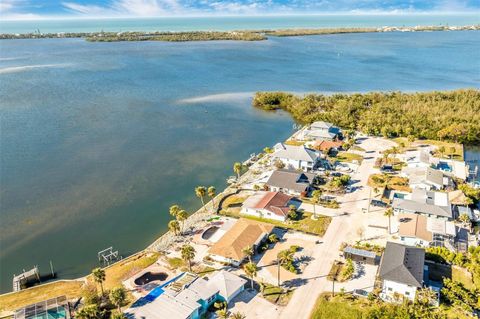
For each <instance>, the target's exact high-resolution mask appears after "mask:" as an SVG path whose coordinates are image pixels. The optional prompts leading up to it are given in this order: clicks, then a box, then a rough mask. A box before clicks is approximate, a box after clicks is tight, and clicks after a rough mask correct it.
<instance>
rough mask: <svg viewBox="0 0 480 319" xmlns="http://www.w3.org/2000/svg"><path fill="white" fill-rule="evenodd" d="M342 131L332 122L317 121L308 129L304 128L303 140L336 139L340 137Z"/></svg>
mask: <svg viewBox="0 0 480 319" xmlns="http://www.w3.org/2000/svg"><path fill="white" fill-rule="evenodd" d="M340 133H341V131H340V129H339V128H338V127H336V126H335V125H333V124H332V123H328V122H323V121H317V122H313V123H312V124H310V125H309V126H308V127H307V128H306V129H304V130H303V134H302V136H301V138H302V139H303V140H310V141H312V140H313V141H317V140H326V141H334V140H335V139H337V138H338V137H339V135H340Z"/></svg>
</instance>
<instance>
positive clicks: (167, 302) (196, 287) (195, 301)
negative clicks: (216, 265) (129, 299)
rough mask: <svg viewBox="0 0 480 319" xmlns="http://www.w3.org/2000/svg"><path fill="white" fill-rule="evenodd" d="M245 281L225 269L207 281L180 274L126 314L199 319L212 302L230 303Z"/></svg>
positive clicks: (151, 318) (134, 317)
mask: <svg viewBox="0 0 480 319" xmlns="http://www.w3.org/2000/svg"><path fill="white" fill-rule="evenodd" d="M246 282H247V281H246V280H245V279H243V278H240V277H238V276H236V275H234V274H232V273H229V272H227V271H224V270H222V271H220V272H218V273H216V274H215V275H213V276H212V277H211V278H210V279H208V278H207V279H205V278H200V277H198V276H197V275H194V274H191V273H188V272H187V273H183V274H182V275H180V276H178V277H176V278H175V279H174V280H172V281H170V282H168V283H167V284H166V285H164V286H160V287H157V288H155V289H154V290H152V291H151V292H150V293H149V294H147V295H146V296H145V297H142V298H140V299H139V300H137V301H136V302H135V303H134V304H133V305H132V306H131V307H130V308H129V309H127V310H126V311H125V315H126V316H127V317H128V318H131V319H143V318H148V319H199V318H201V317H202V316H203V315H204V314H205V313H206V312H207V310H208V308H209V307H210V306H211V305H212V304H213V303H214V302H216V301H226V302H227V303H228V302H230V301H231V300H232V299H233V298H235V296H237V295H238V294H239V293H240V292H242V291H243V289H244V286H245V283H246Z"/></svg>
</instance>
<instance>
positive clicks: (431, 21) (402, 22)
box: [0, 12, 480, 33]
mask: <svg viewBox="0 0 480 319" xmlns="http://www.w3.org/2000/svg"><path fill="white" fill-rule="evenodd" d="M479 23H480V18H479V15H478V12H476V13H471V14H467V13H465V14H412V13H409V14H398V15H395V14H388V15H381V14H372V15H352V14H350V15H339V14H332V15H307V16H305V15H289V16H242V17H218V16H217V17H196V18H193V17H188V18H186V17H171V18H168V17H163V18H141V19H138V18H130V19H120V18H117V19H68V20H38V21H35V20H33V21H28V20H27V21H0V33H29V32H35V31H37V30H40V32H45V33H49V32H51V33H55V32H97V31H100V30H104V31H114V32H118V31H157V30H158V31H195V30H202V31H203V30H222V31H224V30H262V29H283V28H338V27H383V26H399V27H401V26H416V25H430V26H431V25H454V26H462V25H473V24H479Z"/></svg>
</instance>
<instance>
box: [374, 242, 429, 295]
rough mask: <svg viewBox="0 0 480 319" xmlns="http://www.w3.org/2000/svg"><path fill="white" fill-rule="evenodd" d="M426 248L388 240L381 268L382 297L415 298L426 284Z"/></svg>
mask: <svg viewBox="0 0 480 319" xmlns="http://www.w3.org/2000/svg"><path fill="white" fill-rule="evenodd" d="M425 270H426V269H425V250H424V249H423V248H417V247H409V246H405V245H401V244H397V243H393V242H387V245H386V247H385V251H384V253H383V256H382V260H381V262H380V268H379V277H380V280H381V281H382V292H381V294H380V297H381V298H382V299H383V300H385V301H394V302H399V301H402V300H403V299H408V300H410V301H414V300H415V296H416V294H417V289H419V288H422V287H423V286H424V276H425V275H426V273H428V272H426V271H425Z"/></svg>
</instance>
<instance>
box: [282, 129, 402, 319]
mask: <svg viewBox="0 0 480 319" xmlns="http://www.w3.org/2000/svg"><path fill="white" fill-rule="evenodd" d="M394 145H396V144H395V143H394V142H392V141H388V140H384V139H381V138H369V137H367V138H365V139H363V140H361V141H360V146H361V147H362V148H364V149H365V150H366V151H367V153H364V154H363V156H364V160H363V162H362V164H361V165H360V166H359V168H358V170H357V171H356V172H355V173H354V174H353V176H352V179H353V180H357V181H358V182H357V185H359V186H362V187H361V188H360V189H358V190H357V191H355V192H353V193H349V194H346V195H345V196H344V200H343V201H342V204H341V207H340V211H342V212H347V213H348V215H341V216H337V217H333V218H332V222H331V223H330V226H329V227H328V230H327V232H326V234H325V236H324V237H323V244H321V245H317V246H316V247H315V249H314V251H313V253H312V261H311V263H310V265H309V266H308V267H307V268H306V269H305V271H304V276H303V277H304V278H305V279H306V284H305V285H303V286H300V287H298V288H297V289H296V290H295V292H294V293H293V296H292V299H291V300H290V302H289V303H288V305H287V306H286V307H285V308H284V309H283V310H282V311H281V313H280V316H279V318H285V319H290V318H297V319H302V318H305V319H307V318H309V317H310V314H311V312H312V310H313V308H314V306H315V302H316V299H317V297H318V295H319V294H320V293H321V292H324V291H329V290H330V289H331V282H329V281H327V280H326V276H327V274H328V272H329V270H330V267H331V265H332V263H333V261H334V260H335V259H336V258H338V256H339V248H340V245H341V243H342V242H354V241H355V240H357V239H360V238H359V237H360V235H359V232H358V229H359V228H362V227H363V228H364V229H365V228H366V227H368V225H369V224H370V222H369V220H370V219H371V217H372V216H371V215H370V214H366V213H363V212H362V208H367V206H368V200H369V196H370V189H369V187H368V186H367V180H368V176H369V175H370V174H372V173H373V172H375V171H376V169H374V168H373V166H374V163H375V158H376V157H377V156H379V152H380V151H383V150H385V149H388V148H390V147H392V146H394ZM384 218H385V220H386V221H387V222H388V220H387V218H386V217H384ZM362 236H363V234H362Z"/></svg>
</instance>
